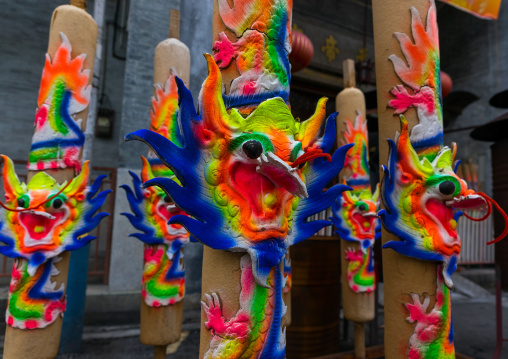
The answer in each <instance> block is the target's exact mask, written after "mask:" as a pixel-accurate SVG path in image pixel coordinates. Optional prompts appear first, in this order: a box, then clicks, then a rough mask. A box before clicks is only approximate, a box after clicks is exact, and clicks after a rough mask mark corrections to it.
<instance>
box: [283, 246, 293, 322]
mask: <svg viewBox="0 0 508 359" xmlns="http://www.w3.org/2000/svg"><path fill="white" fill-rule="evenodd" d="M286 255H287V256H288V257H289V258H291V254H290V248H288V252H287V254H286ZM282 267H283V273H284V264H283V266H282ZM282 300H283V301H284V304H285V305H286V314H284V316H283V317H282V325H283V326H286V327H289V326H290V325H291V288H290V289H289V291H288V292H286V293H282Z"/></svg>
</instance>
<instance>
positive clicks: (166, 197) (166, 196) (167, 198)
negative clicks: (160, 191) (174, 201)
mask: <svg viewBox="0 0 508 359" xmlns="http://www.w3.org/2000/svg"><path fill="white" fill-rule="evenodd" d="M163 200H164V202H166V203H171V197H169V196H168V195H165V196H164V198H163Z"/></svg>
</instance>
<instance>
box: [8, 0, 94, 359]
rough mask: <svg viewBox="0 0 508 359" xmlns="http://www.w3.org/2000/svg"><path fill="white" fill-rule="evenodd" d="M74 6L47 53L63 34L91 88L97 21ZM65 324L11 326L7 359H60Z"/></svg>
mask: <svg viewBox="0 0 508 359" xmlns="http://www.w3.org/2000/svg"><path fill="white" fill-rule="evenodd" d="M71 3H72V4H73V5H62V6H59V7H58V8H56V9H55V11H54V12H53V16H52V18H51V27H50V32H49V43H48V51H47V53H48V54H49V55H50V56H51V57H52V58H53V56H54V54H55V52H56V50H57V48H58V46H59V45H60V43H61V37H60V32H62V33H64V34H65V35H66V36H67V38H68V39H69V42H70V43H71V45H72V53H71V57H72V58H74V57H76V56H78V55H80V54H86V60H85V62H84V65H83V69H88V70H90V76H89V79H88V83H89V84H91V83H92V79H93V66H94V60H95V47H96V43H97V25H96V23H95V21H94V20H93V18H92V17H91V16H90V15H89V14H88V13H87V12H86V11H85V10H84V9H86V1H85V0H73V1H71ZM87 116H88V107H87V108H86V109H85V110H84V111H82V112H80V113H78V114H77V117H78V118H82V119H83V122H82V125H81V127H82V130H83V132H84V131H85V128H86V119H87ZM45 172H47V173H48V174H50V175H51V176H53V177H54V178H55V179H56V180H57V181H58V182H59V183H63V182H64V181H67V180H70V179H72V178H74V175H75V173H74V169H71V168H67V169H61V170H46V171H45ZM35 173H37V172H36V171H30V172H29V173H28V180H30V178H32V177H33V176H34V175H35ZM61 257H62V260H61V261H60V262H58V263H56V265H55V266H56V267H57V269H58V270H59V271H60V274H58V275H57V276H55V277H53V278H52V279H51V280H52V281H54V282H56V283H57V288H58V285H60V284H64V285H65V284H66V283H67V275H68V267H69V258H70V254H69V253H68V252H64V253H63V254H61ZM18 260H22V259H18ZM62 322H63V320H62V318H61V317H60V318H58V319H57V320H56V321H55V322H54V323H52V324H51V325H49V326H48V327H46V328H43V329H30V330H26V329H16V328H12V327H11V326H9V325H7V327H6V331H5V343H4V356H3V357H4V358H6V359H25V358H26V359H30V358H38V359H46V358H48V359H49V358H54V357H55V356H56V355H57V352H58V346H59V344H60V332H61V330H62Z"/></svg>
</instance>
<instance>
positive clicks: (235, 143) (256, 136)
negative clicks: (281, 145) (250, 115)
mask: <svg viewBox="0 0 508 359" xmlns="http://www.w3.org/2000/svg"><path fill="white" fill-rule="evenodd" d="M248 140H257V141H259V142H261V144H262V145H263V148H264V150H265V152H273V144H272V141H270V139H269V138H268V137H266V136H265V135H263V134H261V133H244V134H242V135H240V136H238V137H236V138H234V139H233V140H232V141H231V142H230V144H229V150H230V151H234V150H236V149H237V148H238V147H240V146H241V145H242V144H243V143H244V142H246V141H248Z"/></svg>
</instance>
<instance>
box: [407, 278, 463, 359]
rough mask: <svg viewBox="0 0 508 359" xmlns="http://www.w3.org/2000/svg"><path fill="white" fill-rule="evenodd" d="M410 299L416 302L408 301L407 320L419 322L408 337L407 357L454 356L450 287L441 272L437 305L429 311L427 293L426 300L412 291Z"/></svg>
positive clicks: (449, 357) (444, 358)
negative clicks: (445, 282)
mask: <svg viewBox="0 0 508 359" xmlns="http://www.w3.org/2000/svg"><path fill="white" fill-rule="evenodd" d="M411 298H412V299H413V303H405V306H406V309H407V310H408V312H409V317H407V321H408V322H409V323H416V326H415V329H414V333H413V335H412V336H411V338H410V339H409V349H408V358H410V359H424V358H440V359H441V358H442V359H452V358H455V347H454V345H453V325H452V312H451V311H452V308H451V302H450V289H449V288H448V287H447V286H446V285H445V284H444V282H443V276H442V275H441V273H440V271H438V277H437V291H436V296H435V298H434V299H435V304H434V307H433V308H432V309H431V310H430V311H429V307H430V297H429V296H428V295H427V294H424V299H423V303H422V302H421V301H420V296H419V295H418V294H415V293H411Z"/></svg>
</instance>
